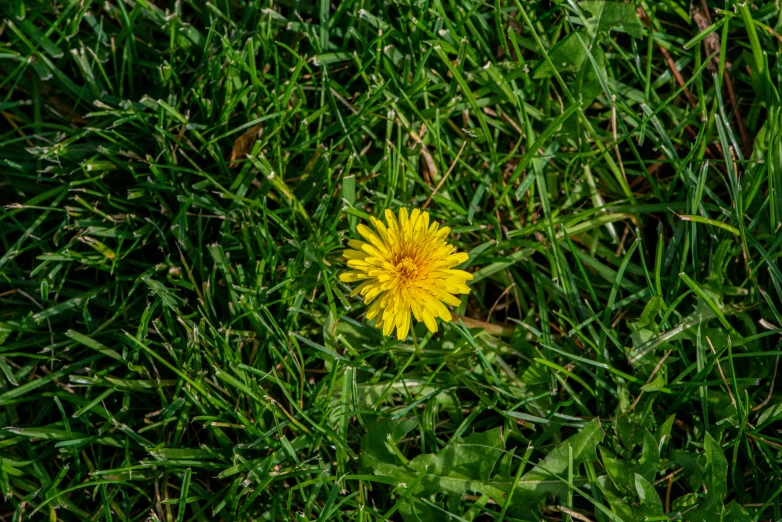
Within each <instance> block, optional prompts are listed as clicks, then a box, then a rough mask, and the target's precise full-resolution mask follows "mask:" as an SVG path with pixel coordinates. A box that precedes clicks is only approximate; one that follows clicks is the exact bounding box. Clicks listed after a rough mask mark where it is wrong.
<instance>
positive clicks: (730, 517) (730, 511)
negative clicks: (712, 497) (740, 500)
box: [720, 501, 754, 522]
mask: <svg viewBox="0 0 782 522" xmlns="http://www.w3.org/2000/svg"><path fill="white" fill-rule="evenodd" d="M753 520H754V519H753V518H752V517H751V516H750V515H749V513H747V512H746V511H744V508H743V507H741V506H740V505H739V504H737V503H736V502H735V501H733V502H731V503H730V504H728V507H727V508H725V507H723V508H722V518H721V519H720V522H753Z"/></svg>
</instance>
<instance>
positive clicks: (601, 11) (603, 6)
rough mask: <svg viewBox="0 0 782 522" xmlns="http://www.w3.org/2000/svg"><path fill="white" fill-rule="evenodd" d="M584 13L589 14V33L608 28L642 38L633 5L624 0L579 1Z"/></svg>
mask: <svg viewBox="0 0 782 522" xmlns="http://www.w3.org/2000/svg"><path fill="white" fill-rule="evenodd" d="M579 5H580V7H581V9H583V10H584V13H585V14H587V15H591V16H590V18H588V19H587V29H588V30H589V32H590V33H592V34H594V33H595V32H601V31H605V32H608V31H610V30H615V31H622V32H625V33H627V34H629V35H630V36H632V37H634V38H643V30H644V28H643V25H641V21H640V20H638V16H637V15H636V14H635V5H633V4H632V3H629V4H627V3H624V2H602V1H588V2H581V3H580V4H579Z"/></svg>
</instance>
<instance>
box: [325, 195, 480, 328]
mask: <svg viewBox="0 0 782 522" xmlns="http://www.w3.org/2000/svg"><path fill="white" fill-rule="evenodd" d="M385 214H386V222H387V224H388V225H387V226H386V225H384V224H383V223H382V222H381V221H380V220H379V219H375V218H374V217H370V218H369V219H370V221H371V223H372V226H373V227H374V228H375V230H374V231H373V230H372V229H370V228H369V227H367V226H365V225H358V233H359V234H361V236H363V238H364V239H365V241H358V240H355V239H353V240H350V241H349V242H348V245H349V246H350V248H348V249H346V250H345V253H344V255H345V257H346V258H347V260H348V261H347V264H348V266H349V267H350V268H351V270H348V271H347V272H344V273H343V274H341V275H340V276H339V279H340V281H342V282H344V283H357V282H360V284H359V285H358V286H357V287H356V288H355V289H354V290H353V292H352V293H351V296H356V295H361V296H362V297H363V298H364V303H366V304H367V305H369V310H368V311H367V319H369V320H372V319H374V320H375V326H376V327H378V328H380V329H381V330H383V335H391V332H393V330H394V328H396V336H397V339H399V340H403V339H405V338H406V337H407V333H408V331H409V330H410V322H411V317H410V314H411V313H412V315H413V317H414V318H415V320H416V321H418V322H423V323H424V324H425V325H426V327H427V328H428V329H429V331H431V332H436V331H437V323H436V322H435V318H437V317H439V318H440V319H442V320H443V321H446V322H448V321H450V320H451V318H452V317H451V312H450V311H449V310H448V308H447V307H446V306H445V304H449V305H452V306H459V304H461V301H460V300H459V298H458V297H457V296H456V294H469V293H470V289H469V288H468V287H467V285H466V282H467V281H469V280H470V279H472V274H469V273H467V272H465V271H463V270H454V267H455V266H457V265H459V264H460V263H463V262H464V261H466V260H467V254H465V253H456V252H455V250H456V247H454V246H452V245H449V244H448V243H447V242H446V241H445V239H446V238H447V237H448V233H449V232H450V231H451V229H450V228H448V227H442V228H440V225H439V224H438V223H436V222H430V221H429V213H428V212H421V211H420V210H418V209H414V210H413V211H412V212H410V213H409V214H408V212H407V209H406V208H401V209H399V218H398V219H397V217H396V216H395V215H394V213H393V212H391V211H390V210H386V213H385ZM443 303H445V304H443Z"/></svg>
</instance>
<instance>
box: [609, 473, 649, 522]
mask: <svg viewBox="0 0 782 522" xmlns="http://www.w3.org/2000/svg"><path fill="white" fill-rule="evenodd" d="M632 480H633V485H634V489H635V492H634V494H633V495H632V497H634V498H628V497H626V496H625V495H623V494H621V493H619V492H618V491H617V490H616V488H615V487H614V485H613V483H612V482H611V481H610V480H609V478H608V477H607V476H605V475H603V476H601V477H598V478H597V486H598V488H600V491H601V492H602V493H603V495H604V496H605V498H606V500H608V503H609V504H610V506H611V511H613V512H614V513H615V514H617V515H619V517H620V518H621V519H622V520H623V521H624V522H646V520H647V519H649V518H652V517H662V516H663V505H662V501H661V500H660V496H659V495H658V494H657V491H655V489H654V486H653V485H652V483H651V482H649V481H648V480H646V479H645V478H643V477H642V476H641V475H638V474H635V475H634V476H633V479H632Z"/></svg>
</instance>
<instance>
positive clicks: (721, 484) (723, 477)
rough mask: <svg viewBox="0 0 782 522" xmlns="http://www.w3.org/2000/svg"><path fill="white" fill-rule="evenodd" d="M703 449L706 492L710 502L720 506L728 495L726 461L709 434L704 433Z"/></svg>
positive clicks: (718, 446)
mask: <svg viewBox="0 0 782 522" xmlns="http://www.w3.org/2000/svg"><path fill="white" fill-rule="evenodd" d="M703 449H704V452H703V455H704V457H705V460H706V466H705V472H704V477H705V481H704V482H705V484H706V490H707V492H708V495H709V497H710V498H711V499H712V500H714V501H715V502H718V503H719V504H720V505H722V501H723V499H724V498H725V495H726V494H727V493H728V483H727V478H728V461H727V459H726V458H725V454H724V453H723V452H722V448H721V447H720V445H719V443H718V442H717V441H716V440H714V438H713V437H712V436H711V435H710V434H709V433H706V436H705V438H704V441H703Z"/></svg>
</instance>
